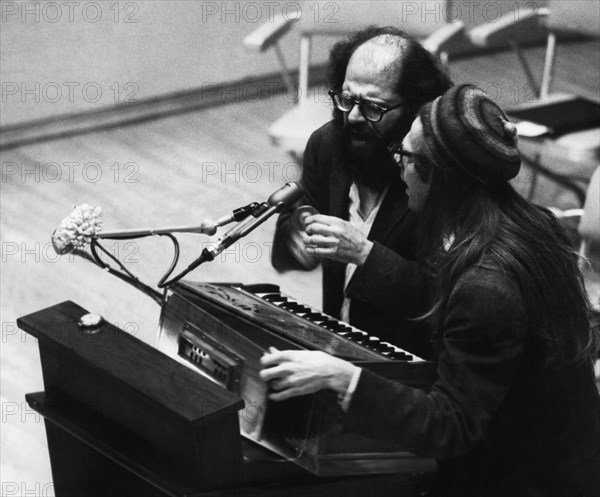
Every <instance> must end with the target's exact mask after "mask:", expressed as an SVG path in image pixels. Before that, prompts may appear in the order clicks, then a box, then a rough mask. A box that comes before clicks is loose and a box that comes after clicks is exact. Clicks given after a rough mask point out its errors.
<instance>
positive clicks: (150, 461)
mask: <svg viewBox="0 0 600 497" xmlns="http://www.w3.org/2000/svg"><path fill="white" fill-rule="evenodd" d="M86 313H87V311H86V310H85V309H83V308H81V307H80V306H78V305H77V304H74V303H73V302H63V303H62V304H59V305H56V306H53V307H50V308H47V309H44V310H41V311H38V312H36V313H33V314H30V315H28V316H24V317H22V318H20V319H18V321H17V323H18V325H19V327H20V328H21V329H22V330H24V331H26V332H27V333H29V334H31V335H33V336H34V337H35V338H37V339H38V342H39V348H40V357H41V363H42V373H43V379H44V388H45V391H44V392H39V393H32V394H28V395H27V396H26V400H27V402H28V403H29V405H30V406H31V407H32V408H33V409H35V410H36V411H37V412H39V413H40V414H42V415H43V416H44V419H45V424H46V434H47V438H48V447H49V451H50V461H51V465H52V475H53V479H54V488H55V491H56V495H57V497H81V496H85V497H112V496H114V497H117V496H118V497H121V496H128V497H130V496H131V497H135V496H139V497H155V496H157V497H158V496H160V497H164V496H172V497H194V496H197V497H200V496H241V495H244V496H273V497H275V496H280V495H283V494H285V495H286V496H307V495H308V496H317V495H319V496H320V495H328V496H329V495H331V496H338V495H339V496H343V497H351V496H357V497H358V496H361V497H362V496H364V495H387V494H390V495H392V494H393V495H406V496H409V495H419V493H420V492H419V491H420V489H421V488H423V485H426V484H427V482H426V481H425V482H423V481H420V479H419V478H418V477H411V476H410V475H406V474H403V475H367V476H361V477H343V478H339V477H337V478H335V477H327V478H325V477H318V476H315V475H313V474H310V473H308V472H307V471H305V470H304V469H302V468H300V467H298V466H296V465H295V464H293V463H292V462H289V461H286V460H285V459H282V458H280V457H279V456H276V455H274V454H272V453H271V452H269V451H267V450H265V449H263V448H261V447H259V446H257V445H255V444H253V443H252V442H249V441H247V440H244V439H242V437H241V436H240V435H239V433H240V429H239V421H238V410H240V409H242V408H243V407H244V402H243V401H242V400H241V399H240V398H239V397H238V396H237V395H235V394H233V393H231V392H229V391H227V390H225V389H223V388H222V387H220V386H218V385H217V384H215V383H213V382H211V381H210V380H208V379H206V378H204V377H202V376H201V375H198V374H196V373H194V372H193V371H192V370H190V369H189V368H186V367H185V366H183V365H181V364H179V363H177V362H176V361H174V360H172V359H171V358H169V357H168V356H166V355H165V354H163V353H161V352H159V351H158V350H156V349H154V348H153V347H151V346H149V345H147V344H145V343H143V342H141V341H140V340H138V339H137V338H135V337H133V336H131V335H130V334H128V333H126V332H124V331H123V330H121V329H119V328H117V327H115V326H113V325H111V324H110V323H107V322H104V323H102V324H101V325H99V326H97V327H96V328H90V329H85V328H82V327H80V326H79V325H78V322H79V320H80V318H81V317H82V316H83V315H85V314H86Z"/></svg>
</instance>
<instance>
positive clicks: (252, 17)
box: [202, 2, 340, 24]
mask: <svg viewBox="0 0 600 497" xmlns="http://www.w3.org/2000/svg"><path fill="white" fill-rule="evenodd" d="M339 10H340V5H339V3H338V2H311V3H309V2H302V4H301V3H300V2H202V22H203V23H207V22H214V21H217V22H222V23H225V22H235V23H240V22H247V23H260V22H265V23H274V22H277V21H280V20H281V19H283V20H284V21H285V22H287V23H295V22H298V21H299V20H300V19H302V17H307V18H310V20H311V21H312V22H315V23H324V24H329V23H338V22H339V19H338V13H339Z"/></svg>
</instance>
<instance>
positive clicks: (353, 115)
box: [348, 104, 365, 124]
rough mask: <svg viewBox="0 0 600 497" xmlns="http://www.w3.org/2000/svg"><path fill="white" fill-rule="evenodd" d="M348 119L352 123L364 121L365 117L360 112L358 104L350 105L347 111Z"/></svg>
mask: <svg viewBox="0 0 600 497" xmlns="http://www.w3.org/2000/svg"><path fill="white" fill-rule="evenodd" d="M348 121H349V122H350V123H352V124H354V123H359V122H365V118H364V116H363V115H362V112H361V111H360V107H359V106H358V104H354V107H352V109H351V110H350V112H348Z"/></svg>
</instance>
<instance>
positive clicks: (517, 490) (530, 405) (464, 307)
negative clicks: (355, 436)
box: [344, 266, 600, 497]
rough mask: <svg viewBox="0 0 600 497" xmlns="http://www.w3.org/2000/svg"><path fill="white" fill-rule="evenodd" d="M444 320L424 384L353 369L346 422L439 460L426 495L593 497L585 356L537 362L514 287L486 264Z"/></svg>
mask: <svg viewBox="0 0 600 497" xmlns="http://www.w3.org/2000/svg"><path fill="white" fill-rule="evenodd" d="M442 317H443V319H442V320H441V321H440V323H441V325H440V329H439V330H438V331H437V332H436V334H435V335H434V338H433V341H434V345H435V348H436V350H437V354H438V375H439V378H438V380H437V382H436V383H435V385H434V387H433V389H432V391H431V392H430V393H425V392H423V391H420V390H417V389H414V388H410V387H406V386H402V385H399V384H397V383H393V382H391V381H389V380H386V379H384V378H382V377H380V376H377V375H376V374H374V373H371V372H369V371H367V370H363V371H362V374H361V377H360V381H359V383H358V385H357V389H356V391H355V393H354V397H353V399H352V402H351V404H350V408H349V411H348V413H347V415H346V416H345V420H344V423H345V429H347V430H349V431H353V432H359V433H362V434H366V435H369V436H372V437H376V438H384V439H386V440H389V439H394V440H397V441H398V442H399V443H401V444H402V445H403V446H404V447H406V448H408V449H409V450H411V451H413V452H414V453H416V454H419V455H423V456H429V457H434V458H436V459H438V460H439V471H438V474H437V475H436V481H435V485H434V490H433V491H432V494H433V495H453V496H460V497H465V496H477V497H485V496H502V497H508V496H510V497H515V496H540V497H541V496H566V497H575V496H598V495H600V397H599V394H598V391H597V389H596V385H595V382H594V374H593V368H592V364H591V361H590V362H588V363H584V364H582V363H566V362H564V363H559V364H549V363H547V361H546V360H545V359H546V358H547V351H546V348H545V346H544V344H543V343H541V342H539V340H537V339H536V338H535V337H534V335H533V333H532V327H533V326H535V323H530V322H528V315H527V313H526V310H525V307H524V303H523V298H522V296H521V293H520V290H519V287H518V285H517V283H516V282H515V281H514V280H513V279H512V278H511V277H509V276H508V275H507V274H505V273H503V272H501V271H498V270H495V269H494V268H491V267H487V266H479V267H476V268H473V269H471V270H470V271H469V272H468V273H467V274H465V275H463V276H462V277H461V278H460V280H459V281H458V283H457V285H456V286H455V287H454V289H453V291H452V293H451V295H450V298H449V301H448V305H447V308H446V312H445V313H444V315H443V316H442ZM565 332H568V330H565Z"/></svg>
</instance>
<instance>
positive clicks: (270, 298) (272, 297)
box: [262, 293, 287, 302]
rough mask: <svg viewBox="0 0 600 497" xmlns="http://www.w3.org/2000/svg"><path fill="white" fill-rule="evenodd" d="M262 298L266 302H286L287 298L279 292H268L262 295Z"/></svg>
mask: <svg viewBox="0 0 600 497" xmlns="http://www.w3.org/2000/svg"><path fill="white" fill-rule="evenodd" d="M262 298H263V299H264V300H266V301H267V302H287V298H286V297H284V296H283V295H281V294H280V293H269V294H268V295H263V297H262Z"/></svg>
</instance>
